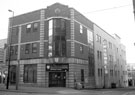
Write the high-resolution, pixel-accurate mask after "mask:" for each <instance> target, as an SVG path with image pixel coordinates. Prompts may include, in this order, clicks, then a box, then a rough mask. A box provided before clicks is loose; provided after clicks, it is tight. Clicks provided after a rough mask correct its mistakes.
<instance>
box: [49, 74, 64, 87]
mask: <svg viewBox="0 0 135 95" xmlns="http://www.w3.org/2000/svg"><path fill="white" fill-rule="evenodd" d="M65 86H66V72H49V87H65Z"/></svg>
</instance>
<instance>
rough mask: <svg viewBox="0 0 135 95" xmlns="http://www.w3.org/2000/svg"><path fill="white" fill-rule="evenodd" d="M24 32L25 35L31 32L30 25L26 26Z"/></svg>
mask: <svg viewBox="0 0 135 95" xmlns="http://www.w3.org/2000/svg"><path fill="white" fill-rule="evenodd" d="M26 32H27V33H29V32H31V24H27V25H26Z"/></svg>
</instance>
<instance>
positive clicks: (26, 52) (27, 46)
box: [25, 44, 31, 54]
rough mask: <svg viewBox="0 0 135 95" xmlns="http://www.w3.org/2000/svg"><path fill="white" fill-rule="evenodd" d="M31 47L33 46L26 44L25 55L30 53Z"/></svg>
mask: <svg viewBox="0 0 135 95" xmlns="http://www.w3.org/2000/svg"><path fill="white" fill-rule="evenodd" d="M30 46H31V44H25V54H29V53H30Z"/></svg>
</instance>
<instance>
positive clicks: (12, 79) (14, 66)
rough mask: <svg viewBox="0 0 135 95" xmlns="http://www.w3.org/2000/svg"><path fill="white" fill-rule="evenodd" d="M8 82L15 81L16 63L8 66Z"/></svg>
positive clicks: (13, 82)
mask: <svg viewBox="0 0 135 95" xmlns="http://www.w3.org/2000/svg"><path fill="white" fill-rule="evenodd" d="M9 79H10V84H15V83H16V65H11V66H10V78H9Z"/></svg>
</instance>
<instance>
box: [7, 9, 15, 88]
mask: <svg viewBox="0 0 135 95" xmlns="http://www.w3.org/2000/svg"><path fill="white" fill-rule="evenodd" d="M8 11H9V12H12V20H11V23H10V24H9V32H8V76H7V84H6V89H8V88H9V80H10V79H9V77H10V57H11V38H12V37H11V33H12V31H13V19H14V11H12V10H8ZM10 26H11V32H10Z"/></svg>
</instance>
